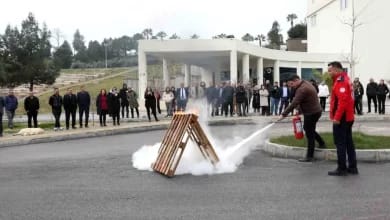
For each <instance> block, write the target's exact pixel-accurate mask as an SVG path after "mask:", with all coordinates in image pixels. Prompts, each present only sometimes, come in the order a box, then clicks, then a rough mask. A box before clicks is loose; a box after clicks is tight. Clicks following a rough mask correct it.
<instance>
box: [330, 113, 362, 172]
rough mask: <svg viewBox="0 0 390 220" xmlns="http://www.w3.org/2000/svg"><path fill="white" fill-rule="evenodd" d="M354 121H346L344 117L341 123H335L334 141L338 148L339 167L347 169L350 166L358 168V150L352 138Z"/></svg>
mask: <svg viewBox="0 0 390 220" xmlns="http://www.w3.org/2000/svg"><path fill="white" fill-rule="evenodd" d="M352 125H353V121H352V122H346V121H345V120H344V119H342V120H341V121H340V124H333V141H334V144H335V145H336V148H337V165H338V169H341V170H345V169H346V168H347V155H348V167H349V168H356V164H357V163H356V151H355V145H354V143H353V139H352Z"/></svg>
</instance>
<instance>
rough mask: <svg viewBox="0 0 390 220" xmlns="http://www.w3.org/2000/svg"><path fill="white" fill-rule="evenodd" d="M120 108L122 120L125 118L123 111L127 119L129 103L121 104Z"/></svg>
mask: <svg viewBox="0 0 390 220" xmlns="http://www.w3.org/2000/svg"><path fill="white" fill-rule="evenodd" d="M121 107H122V118H124V117H125V110H126V118H128V117H129V103H122V104H121Z"/></svg>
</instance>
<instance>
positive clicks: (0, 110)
mask: <svg viewBox="0 0 390 220" xmlns="http://www.w3.org/2000/svg"><path fill="white" fill-rule="evenodd" d="M4 106H5V100H4V98H3V97H2V96H0V137H3V114H4Z"/></svg>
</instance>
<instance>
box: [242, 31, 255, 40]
mask: <svg viewBox="0 0 390 220" xmlns="http://www.w3.org/2000/svg"><path fill="white" fill-rule="evenodd" d="M241 39H242V40H243V41H253V40H254V37H253V36H252V35H250V34H249V33H246V34H245V35H244V36H242V38H241Z"/></svg>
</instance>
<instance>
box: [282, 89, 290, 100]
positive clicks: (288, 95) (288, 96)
mask: <svg viewBox="0 0 390 220" xmlns="http://www.w3.org/2000/svg"><path fill="white" fill-rule="evenodd" d="M283 88H284V87H283V86H282V87H280V88H279V96H280V98H287V99H288V100H290V89H289V88H288V87H286V88H287V97H283Z"/></svg>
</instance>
